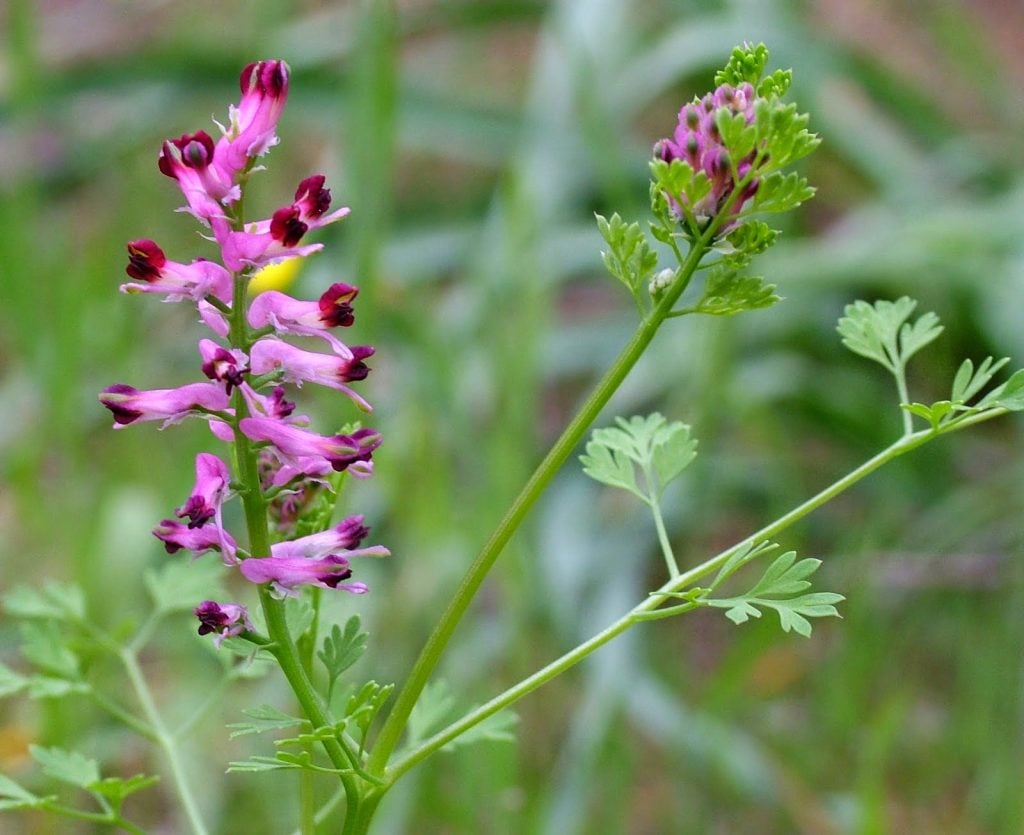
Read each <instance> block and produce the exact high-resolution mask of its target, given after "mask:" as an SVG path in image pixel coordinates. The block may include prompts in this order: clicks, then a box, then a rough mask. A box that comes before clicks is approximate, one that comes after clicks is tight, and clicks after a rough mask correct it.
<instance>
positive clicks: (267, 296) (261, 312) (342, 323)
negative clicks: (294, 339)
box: [246, 283, 359, 356]
mask: <svg viewBox="0 0 1024 835" xmlns="http://www.w3.org/2000/svg"><path fill="white" fill-rule="evenodd" d="M358 294H359V290H358V288H356V287H353V286H351V285H349V284H341V283H337V284H332V285H331V286H330V287H328V288H327V291H326V292H325V293H324V294H323V295H322V296H320V299H319V300H318V301H315V302H309V301H300V300H299V299H293V298H292V297H291V296H289V295H287V294H286V293H279V292H278V291H276V290H267V291H265V292H263V293H260V294H259V295H258V296H257V297H256V298H255V299H253V301H252V304H250V305H249V310H248V311H247V312H246V317H247V318H248V320H249V325H250V326H252V327H254V328H264V327H267V326H268V325H269V326H270V327H272V328H274V330H276V331H277V332H278V333H290V334H295V335H296V336H318V337H320V338H321V339H325V340H326V341H327V342H328V343H330V345H331V347H332V348H333V349H334V352H335V353H336V354H338V355H339V356H342V355H344V354H345V352H346V351H347V350H348V349H347V348H346V347H345V346H344V344H343V343H342V342H341V340H339V339H338V338H337V337H335V336H334V335H333V334H330V333H328V331H327V329H328V328H334V327H348V326H349V325H351V324H352V323H353V322H355V314H354V313H353V311H352V301H353V300H354V299H355V297H356V296H357V295H358Z"/></svg>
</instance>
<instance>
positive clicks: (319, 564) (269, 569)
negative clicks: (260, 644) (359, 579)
mask: <svg viewBox="0 0 1024 835" xmlns="http://www.w3.org/2000/svg"><path fill="white" fill-rule="evenodd" d="M238 570H239V571H241V572H242V575H243V576H244V577H245V579H246V580H248V581H249V582H251V583H257V584H262V583H272V584H273V587H274V590H275V591H276V592H278V593H279V594H281V595H285V596H289V597H294V596H295V595H296V594H298V591H297V587H298V586H317V587H319V588H322V589H344V590H345V591H348V592H351V593H352V594H365V593H366V592H367V591H369V589H368V588H367V586H366V583H342V582H341V581H342V580H347V579H348V578H349V577H351V576H352V569H351V568H350V567H349V563H348V560H347V559H345V557H343V556H340V555H339V554H331V555H329V556H326V557H324V558H322V559H318V560H311V559H307V558H306V557H257V558H255V559H248V560H244V561H243V562H242V564H241V565H239V566H238Z"/></svg>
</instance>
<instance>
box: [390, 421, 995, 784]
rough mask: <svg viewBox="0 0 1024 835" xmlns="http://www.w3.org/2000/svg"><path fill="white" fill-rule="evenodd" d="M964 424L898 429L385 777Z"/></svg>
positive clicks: (436, 737) (448, 730) (396, 765)
mask: <svg viewBox="0 0 1024 835" xmlns="http://www.w3.org/2000/svg"><path fill="white" fill-rule="evenodd" d="M1005 411H1006V410H1005V409H1002V408H996V409H991V410H989V411H988V412H985V413H982V414H979V415H974V416H972V417H971V419H970V424H974V423H980V422H982V421H984V420H989V419H991V418H994V417H998V416H999V415H1001V414H1005ZM966 425H969V424H968V421H963V422H962V424H958V425H956V426H955V427H950V428H949V429H947V430H946V431H945V432H940V433H936V432H933V431H931V430H923V431H920V432H916V433H913V434H910V435H904V436H903V437H901V438H900V439H899V440H898V441H896V442H895V443H893V444H892V445H890V446H889V447H887V448H886V449H884V450H882V451H881V452H879V453H878V454H877V455H875V456H874V457H873V458H871V459H869V460H867V461H865V462H864V463H863V464H861V465H860V466H859V467H857V468H856V469H855V470H853V471H851V472H850V473H848V474H847V475H845V476H843V478H841V479H839V480H838V481H836V482H834V483H833V484H831V485H829V486H828V487H826V488H825V489H824V490H822V491H821V492H819V493H817V494H816V495H814V496H812V497H811V498H810V499H808V500H807V501H805V502H804V503H803V504H801V505H799V506H798V507H795V508H794V509H793V510H791V511H790V512H789V513H787V514H785V515H784V516H782V517H780V518H779V519H776V520H775V521H774V522H772V523H771V524H770V525H766V526H765V527H764V528H762V529H761V530H759V531H757V532H756V533H754V534H752V535H750V536H749V537H747V538H746V539H745V540H743V541H742V542H739V543H737V544H736V545H734V546H732V547H731V548H728V549H727V550H725V551H723V552H721V553H720V554H718V555H716V556H714V557H712V558H711V559H709V560H707V561H705V562H703V563H701V564H700V565H698V566H695V567H694V568H691V569H689V570H687V571H684V572H683V573H681V574H679V575H678V576H676V577H674V578H672V579H671V580H669V581H668V582H667V583H665V585H663V586H662V587H661V588H660V589H658V591H656V592H653V593H652V594H651V595H650V596H649V597H648V598H647V599H646V600H645V601H643V602H642V603H640V604H639V605H638V606H636V607H634V608H633V609H632V610H631V611H629V612H628V613H627V614H626V615H624V616H623V617H621V618H620V619H619V620H617V621H615V622H614V623H613V624H611V625H610V626H608V627H607V628H605V629H604V630H602V631H601V632H599V633H597V634H596V635H594V636H593V637H592V638H590V639H589V640H587V641H585V642H584V643H582V644H580V645H579V646H577V647H575V648H574V649H572V650H570V651H569V652H567V653H566V654H565V655H563V656H561V657H560V658H558V659H557V660H555V661H552V662H551V663H550V664H548V665H547V666H546V667H544V668H542V669H540V670H538V671H537V672H535V673H534V674H533V675H531V676H529V677H528V678H526V679H524V680H523V681H521V682H519V683H518V684H516V685H515V686H513V687H511V688H509V689H508V690H506V691H505V692H504V693H501V694H499V695H498V696H495V697H494V698H493V699H491V700H490V701H489V702H487V703H485V704H483V705H481V706H480V707H478V708H476V709H475V710H473V711H471V712H470V713H468V714H466V715H465V716H463V717H462V718H461V719H459V720H458V721H456V722H454V723H452V724H451V725H449V726H448V727H447V728H444V729H443V730H441V731H439V732H438V733H436V734H435V735H434V736H432V737H431V738H430V739H427V740H425V741H424V742H422V743H421V744H420V745H418V746H417V747H416V748H415V749H414V750H412V751H410V752H409V753H407V754H405V755H404V756H403V757H401V758H400V759H399V760H398V761H397V762H395V763H394V764H393V765H392V766H391V768H390V769H389V770H388V777H389V780H390V781H391V782H394V781H395V780H397V779H398V778H399V777H400V776H401V775H402V774H404V773H405V772H407V771H408V770H409V769H411V768H412V767H413V766H415V765H416V764H417V763H419V762H421V761H422V760H423V759H425V758H426V757H428V756H430V754H432V753H434V752H435V751H437V750H438V749H440V748H442V747H444V746H445V745H447V744H448V743H449V742H451V741H452V740H453V739H455V738H456V737H458V736H460V735H461V734H463V733H465V732H466V731H467V730H469V729H470V728H472V727H473V726H474V725H477V724H479V723H480V722H482V721H483V720H484V719H486V718H487V717H489V716H492V715H494V714H495V713H497V712H498V711H499V710H502V709H504V708H506V707H508V706H509V705H511V704H513V703H514V702H516V701H518V700H519V699H521V698H523V697H524V696H526V695H527V694H528V693H531V692H532V691H534V690H536V689H537V688H538V687H540V686H541V685H543V684H545V683H546V682H548V681H550V680H551V679H553V678H555V677H556V676H558V675H560V674H562V673H564V672H565V671H566V670H568V669H569V668H570V667H572V666H574V665H576V664H578V663H579V662H580V661H582V660H583V659H584V658H586V657H587V656H589V655H590V654H591V653H593V652H594V651H595V650H597V649H598V648H600V647H602V646H604V645H605V644H607V643H608V642H609V641H611V640H612V639H613V638H615V637H617V636H619V635H621V634H622V633H623V632H625V631H626V630H627V629H629V628H630V627H631V626H634V625H635V624H637V623H640V622H642V621H644V620H648V619H650V617H649V616H650V614H651V613H653V612H654V611H655V610H657V609H658V608H659V607H660V606H661V605H662V604H664V603H665V601H666V600H668V599H669V598H667V597H666V596H665V594H666V593H667V592H678V591H681V590H683V589H685V588H686V587H687V586H689V585H692V584H693V583H695V582H696V581H697V580H699V579H700V578H701V577H704V576H706V575H708V574H710V573H712V572H713V571H717V570H718V569H719V568H721V567H722V565H724V564H725V563H726V561H727V560H728V559H729V558H730V557H731V556H732V555H733V554H734V553H735V552H736V551H737V550H738V549H740V548H744V547H747V546H749V545H751V544H754V543H757V542H762V541H765V540H769V539H772V538H774V537H775V536H777V535H778V534H779V533H780V532H781V531H783V530H785V529H786V528H788V527H789V526H790V525H792V524H794V523H795V522H797V521H799V520H800V519H802V518H803V517H804V516H806V515H807V514H809V513H811V512H812V511H813V510H816V509H817V508H819V507H821V506H822V505H823V504H825V503H827V502H829V501H831V500H832V499H833V498H835V497H836V496H837V495H839V494H840V493H842V492H843V491H844V490H846V489H848V488H849V487H851V486H853V485H854V484H856V483H857V482H858V481H860V480H861V479H863V478H865V477H866V476H868V475H870V474H871V473H873V472H874V471H875V470H877V469H878V468H879V467H881V466H882V465H884V464H886V463H888V462H889V461H892V460H893V459H895V458H898V457H899V456H901V455H904V454H906V453H908V452H910V451H911V450H913V449H916V448H917V447H919V446H921V445H922V444H924V443H927V442H928V441H930V440H932V439H934V438H937V437H939V435H940V434H946V433H947V432H951V431H956V430H957V429H960V428H962V427H963V426H966Z"/></svg>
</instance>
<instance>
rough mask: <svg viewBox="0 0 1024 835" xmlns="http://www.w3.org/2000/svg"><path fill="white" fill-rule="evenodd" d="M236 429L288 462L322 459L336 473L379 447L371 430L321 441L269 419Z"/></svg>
mask: <svg viewBox="0 0 1024 835" xmlns="http://www.w3.org/2000/svg"><path fill="white" fill-rule="evenodd" d="M239 426H240V428H241V430H242V432H243V433H244V434H245V435H246V437H248V438H249V439H250V440H253V441H268V442H269V443H271V444H273V445H274V446H275V447H276V448H277V450H278V451H279V452H280V453H282V454H283V455H284V456H286V457H288V458H295V457H298V458H316V457H320V458H324V459H326V460H327V461H329V462H330V464H331V467H333V468H334V469H335V470H337V471H339V472H340V471H342V470H344V469H346V468H347V467H349V466H350V465H351V464H353V463H355V462H357V461H369V460H370V459H371V457H372V456H373V451H374V450H375V449H376V448H377V447H379V446H380V444H381V437H380V433H379V432H377V431H376V430H374V429H359V430H356V431H355V432H353V433H352V434H351V435H333V436H326V437H325V436H323V435H317V434H316V433H314V432H307V431H305V430H303V429H298V428H297V427H295V426H290V425H288V424H286V423H282V422H281V421H279V420H274V419H272V418H243V419H242V420H241V421H240V423H239Z"/></svg>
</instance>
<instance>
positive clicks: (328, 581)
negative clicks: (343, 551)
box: [316, 557, 352, 589]
mask: <svg viewBox="0 0 1024 835" xmlns="http://www.w3.org/2000/svg"><path fill="white" fill-rule="evenodd" d="M338 559H339V560H343V559H345V558H344V557H338ZM324 561H325V562H330V561H331V557H327V558H326V559H325V560H324ZM346 562H347V560H346ZM351 576H352V569H351V568H345V569H342V570H341V571H336V572H328V573H326V574H321V575H320V576H319V577H317V578H316V579H317V580H318V581H319V582H321V583H323V584H324V585H325V586H327V587H328V588H331V589H336V588H337V587H338V583H340V582H341V581H342V580H348V579H349V578H350V577H351Z"/></svg>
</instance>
